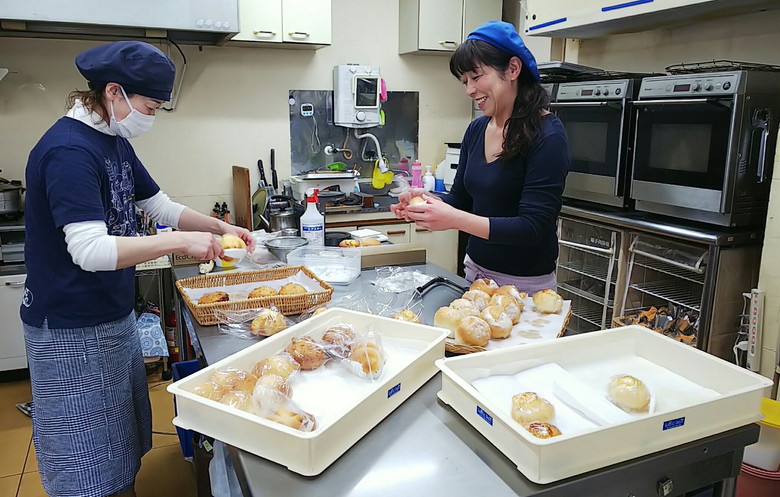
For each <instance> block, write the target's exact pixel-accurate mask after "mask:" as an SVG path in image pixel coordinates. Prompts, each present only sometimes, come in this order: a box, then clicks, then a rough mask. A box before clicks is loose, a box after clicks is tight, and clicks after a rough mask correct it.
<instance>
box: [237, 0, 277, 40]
mask: <svg viewBox="0 0 780 497" xmlns="http://www.w3.org/2000/svg"><path fill="white" fill-rule="evenodd" d="M238 22H239V24H240V25H241V31H240V32H239V33H238V34H237V35H236V36H234V37H233V38H231V40H233V41H264V42H276V43H281V41H282V0H239V1H238Z"/></svg>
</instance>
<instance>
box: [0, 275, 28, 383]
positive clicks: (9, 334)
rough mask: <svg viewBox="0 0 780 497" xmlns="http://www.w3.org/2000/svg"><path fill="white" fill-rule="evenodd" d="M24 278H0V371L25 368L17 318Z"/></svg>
mask: <svg viewBox="0 0 780 497" xmlns="http://www.w3.org/2000/svg"><path fill="white" fill-rule="evenodd" d="M26 277H27V276H26V275H24V274H16V275H10V276H0V316H3V319H2V321H0V371H7V370H10V369H24V368H26V367H27V356H26V354H25V350H24V328H22V320H21V319H20V318H19V304H21V302H22V295H23V294H24V280H25V278H26Z"/></svg>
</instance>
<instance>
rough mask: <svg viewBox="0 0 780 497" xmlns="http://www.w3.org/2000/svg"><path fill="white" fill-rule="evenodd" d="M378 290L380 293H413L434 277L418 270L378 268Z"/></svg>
mask: <svg viewBox="0 0 780 497" xmlns="http://www.w3.org/2000/svg"><path fill="white" fill-rule="evenodd" d="M376 276H377V278H376V281H375V283H374V284H375V285H376V289H377V290H378V291H380V292H390V293H404V292H412V291H414V290H416V289H417V288H418V287H420V286H422V285H424V284H426V283H428V282H429V281H430V280H432V279H433V276H430V275H428V274H425V273H423V272H421V271H418V270H416V269H407V268H402V267H397V266H382V267H378V268H376Z"/></svg>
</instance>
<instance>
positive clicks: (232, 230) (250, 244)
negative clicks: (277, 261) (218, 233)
mask: <svg viewBox="0 0 780 497" xmlns="http://www.w3.org/2000/svg"><path fill="white" fill-rule="evenodd" d="M222 234H223V235H225V234H230V235H235V236H237V237H239V238H240V239H242V240H244V243H246V251H247V252H249V253H250V254H251V253H252V252H254V251H255V237H253V236H252V233H250V232H249V231H248V230H247V229H245V228H241V227H240V226H233V225H232V224H227V223H226V224H225V226H224V227H223V230H222Z"/></svg>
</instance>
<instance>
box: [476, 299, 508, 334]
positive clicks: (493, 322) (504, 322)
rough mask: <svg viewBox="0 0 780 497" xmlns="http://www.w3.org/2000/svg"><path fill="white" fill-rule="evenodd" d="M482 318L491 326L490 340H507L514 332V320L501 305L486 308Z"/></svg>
mask: <svg viewBox="0 0 780 497" xmlns="http://www.w3.org/2000/svg"><path fill="white" fill-rule="evenodd" d="M480 317H481V318H482V319H484V320H485V322H486V323H487V324H488V325H489V326H490V338H506V337H508V336H509V334H510V333H511V332H512V320H511V319H510V318H509V316H508V315H507V313H506V312H504V308H503V307H501V306H500V305H489V306H487V307H485V310H484V311H482V314H481V315H480Z"/></svg>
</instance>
